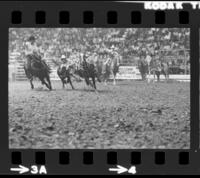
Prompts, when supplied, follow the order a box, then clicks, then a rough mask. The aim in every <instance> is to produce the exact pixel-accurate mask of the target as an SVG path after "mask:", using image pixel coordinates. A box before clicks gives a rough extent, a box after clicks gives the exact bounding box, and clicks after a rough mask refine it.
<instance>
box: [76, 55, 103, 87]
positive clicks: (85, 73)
mask: <svg viewBox="0 0 200 178" xmlns="http://www.w3.org/2000/svg"><path fill="white" fill-rule="evenodd" d="M74 74H76V75H79V76H80V77H81V78H84V79H85V82H86V84H87V85H90V86H91V87H93V88H94V89H95V90H96V89H97V88H96V82H95V79H96V78H97V80H98V82H101V79H100V77H99V74H98V72H97V68H96V67H95V65H94V64H92V63H89V62H87V61H86V57H85V56H84V57H83V59H82V60H81V62H80V65H79V66H78V67H77V68H76V69H75V72H74ZM90 78H91V79H92V82H91V81H90Z"/></svg>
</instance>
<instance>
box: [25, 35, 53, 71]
mask: <svg viewBox="0 0 200 178" xmlns="http://www.w3.org/2000/svg"><path fill="white" fill-rule="evenodd" d="M26 47H27V48H26V51H25V54H26V57H28V58H30V59H31V60H35V61H36V62H39V63H41V64H43V66H44V67H46V68H47V69H48V71H50V68H49V66H48V65H47V64H46V62H45V61H44V60H42V57H41V54H42V53H41V49H40V48H39V47H38V46H37V45H36V38H35V37H34V36H30V37H29V38H28V40H27V42H26Z"/></svg>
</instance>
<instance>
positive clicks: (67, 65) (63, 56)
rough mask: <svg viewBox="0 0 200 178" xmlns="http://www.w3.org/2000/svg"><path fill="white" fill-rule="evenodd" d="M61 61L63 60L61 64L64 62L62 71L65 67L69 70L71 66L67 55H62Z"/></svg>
mask: <svg viewBox="0 0 200 178" xmlns="http://www.w3.org/2000/svg"><path fill="white" fill-rule="evenodd" d="M60 60H61V62H62V64H61V65H60V67H61V69H62V68H63V67H65V68H66V70H67V69H68V68H69V64H68V60H67V59H66V56H65V55H62V56H61V59H60Z"/></svg>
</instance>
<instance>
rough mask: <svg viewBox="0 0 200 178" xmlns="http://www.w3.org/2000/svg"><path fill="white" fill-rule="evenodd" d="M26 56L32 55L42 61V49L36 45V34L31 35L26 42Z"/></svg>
mask: <svg viewBox="0 0 200 178" xmlns="http://www.w3.org/2000/svg"><path fill="white" fill-rule="evenodd" d="M26 47H27V48H26V51H25V53H26V56H29V57H32V58H34V60H37V61H40V62H41V56H40V54H41V52H40V51H41V50H40V49H39V47H38V46H37V45H36V39H35V37H34V36H30V37H29V38H28V39H27V42H26Z"/></svg>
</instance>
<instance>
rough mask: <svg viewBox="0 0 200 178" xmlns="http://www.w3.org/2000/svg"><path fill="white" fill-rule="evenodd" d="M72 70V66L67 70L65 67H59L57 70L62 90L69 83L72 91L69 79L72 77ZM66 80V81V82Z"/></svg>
mask: <svg viewBox="0 0 200 178" xmlns="http://www.w3.org/2000/svg"><path fill="white" fill-rule="evenodd" d="M73 70H74V66H73V65H71V66H69V67H68V69H66V67H64V66H63V67H61V66H59V67H58V69H57V74H58V76H59V77H60V79H61V81H62V84H63V88H65V84H67V83H69V84H70V85H71V87H72V89H74V86H73V84H72V81H71V77H72V76H73V77H74V75H73ZM66 79H67V81H66Z"/></svg>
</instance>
